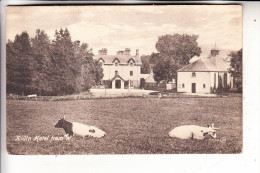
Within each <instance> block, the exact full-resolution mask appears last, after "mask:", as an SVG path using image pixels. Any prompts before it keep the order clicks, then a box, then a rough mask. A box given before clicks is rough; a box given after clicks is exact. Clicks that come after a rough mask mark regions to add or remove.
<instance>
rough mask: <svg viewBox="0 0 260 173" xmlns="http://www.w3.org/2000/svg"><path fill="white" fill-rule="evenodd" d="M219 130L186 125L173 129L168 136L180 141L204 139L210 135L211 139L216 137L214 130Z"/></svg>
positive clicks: (210, 127) (212, 127)
mask: <svg viewBox="0 0 260 173" xmlns="http://www.w3.org/2000/svg"><path fill="white" fill-rule="evenodd" d="M217 129H219V128H215V127H214V123H213V124H212V126H208V127H201V126H196V125H186V126H179V127H176V128H174V129H173V130H172V131H170V132H169V136H170V137H172V138H180V139H204V138H205V136H207V135H210V136H211V137H213V138H216V137H217V133H216V130H217Z"/></svg>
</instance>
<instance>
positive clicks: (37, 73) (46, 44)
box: [32, 29, 53, 95]
mask: <svg viewBox="0 0 260 173" xmlns="http://www.w3.org/2000/svg"><path fill="white" fill-rule="evenodd" d="M32 49H33V60H34V65H33V75H32V82H33V86H34V87H35V88H37V94H39V95H48V94H51V93H52V86H51V85H50V82H49V81H50V76H51V75H50V72H51V71H52V68H53V66H52V63H51V59H50V55H51V54H50V53H51V41H50V39H49V37H48V35H47V34H46V33H45V31H43V30H40V29H37V30H36V36H35V37H34V38H32Z"/></svg>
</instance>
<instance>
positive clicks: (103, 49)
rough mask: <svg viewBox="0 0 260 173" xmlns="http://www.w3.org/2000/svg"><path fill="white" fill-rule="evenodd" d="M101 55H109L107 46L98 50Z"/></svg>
mask: <svg viewBox="0 0 260 173" xmlns="http://www.w3.org/2000/svg"><path fill="white" fill-rule="evenodd" d="M98 54H99V55H107V48H102V49H101V50H99V51H98Z"/></svg>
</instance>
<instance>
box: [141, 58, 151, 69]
mask: <svg viewBox="0 0 260 173" xmlns="http://www.w3.org/2000/svg"><path fill="white" fill-rule="evenodd" d="M150 57H151V56H150V55H144V56H141V61H142V66H141V73H142V74H149V73H150V71H151V67H150Z"/></svg>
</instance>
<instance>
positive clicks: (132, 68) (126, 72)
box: [94, 48, 142, 89]
mask: <svg viewBox="0 0 260 173" xmlns="http://www.w3.org/2000/svg"><path fill="white" fill-rule="evenodd" d="M94 59H95V60H97V61H98V62H99V63H100V64H101V66H102V68H103V74H104V77H103V79H102V84H103V85H104V86H105V87H106V88H112V89H124V88H139V86H140V78H141V75H140V74H141V66H142V61H141V59H140V57H139V50H136V55H135V56H131V51H130V49H129V48H126V49H125V51H117V55H107V49H106V48H103V49H102V50H99V55H96V56H94Z"/></svg>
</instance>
